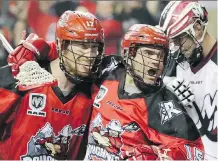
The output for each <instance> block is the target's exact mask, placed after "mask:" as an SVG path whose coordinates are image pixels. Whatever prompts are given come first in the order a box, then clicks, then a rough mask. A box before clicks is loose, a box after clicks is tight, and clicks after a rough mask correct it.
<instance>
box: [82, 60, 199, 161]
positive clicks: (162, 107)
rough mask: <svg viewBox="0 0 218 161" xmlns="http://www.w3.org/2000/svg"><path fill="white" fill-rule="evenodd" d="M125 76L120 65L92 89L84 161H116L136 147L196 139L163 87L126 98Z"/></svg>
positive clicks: (187, 119)
mask: <svg viewBox="0 0 218 161" xmlns="http://www.w3.org/2000/svg"><path fill="white" fill-rule="evenodd" d="M125 73H126V71H125V69H124V67H123V65H122V64H121V65H119V66H118V68H117V69H115V70H114V71H112V72H111V73H110V74H109V75H108V76H106V77H104V78H102V80H99V82H98V83H96V86H95V87H94V94H93V99H94V103H93V112H92V116H91V122H90V127H89V138H88V147H87V151H86V157H85V159H87V160H88V159H103V160H118V159H119V154H120V152H121V151H125V150H130V149H132V148H133V147H135V146H136V145H137V144H147V145H148V144H155V145H160V144H161V142H162V143H163V144H171V139H172V138H174V139H175V138H178V140H184V139H185V140H191V141H193V140H195V139H197V138H199V133H198V131H197V129H196V127H195V125H194V123H193V121H192V120H191V119H190V118H189V117H187V115H186V114H185V113H184V109H183V108H182V107H181V106H180V105H179V103H178V102H177V98H176V96H174V95H173V94H172V93H171V92H170V91H168V90H167V89H166V88H165V87H163V88H161V89H160V90H159V91H158V92H157V93H154V94H152V95H150V96H145V95H144V94H132V95H128V93H126V92H124V90H123V89H124V88H123V87H124V80H125ZM160 140H161V141H160Z"/></svg>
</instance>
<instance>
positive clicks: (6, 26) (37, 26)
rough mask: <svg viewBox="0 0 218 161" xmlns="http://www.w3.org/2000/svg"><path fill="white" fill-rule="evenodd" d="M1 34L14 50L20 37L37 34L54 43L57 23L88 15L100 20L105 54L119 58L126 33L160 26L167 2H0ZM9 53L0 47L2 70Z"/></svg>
mask: <svg viewBox="0 0 218 161" xmlns="http://www.w3.org/2000/svg"><path fill="white" fill-rule="evenodd" d="M0 3H1V4H0V9H1V10H0V12H1V15H0V32H1V33H3V35H4V36H5V37H6V38H7V40H8V41H9V42H10V44H11V45H12V46H13V47H15V46H16V45H18V44H19V42H20V40H21V33H22V31H23V30H26V31H27V33H31V32H34V33H36V34H37V35H38V36H39V37H42V38H44V39H45V40H47V41H53V40H55V34H54V33H55V27H56V22H57V20H58V18H59V17H60V15H61V14H62V13H64V11H66V10H79V11H89V12H91V13H93V14H95V15H96V16H97V18H98V19H99V20H100V21H101V25H102V26H103V28H104V31H105V37H106V49H105V53H106V54H111V53H113V54H117V53H119V50H120V39H121V38H122V35H123V33H124V32H125V31H126V30H127V29H128V28H129V27H130V26H131V25H133V24H135V23H146V24H151V25H157V24H158V19H159V17H160V13H161V11H162V10H163V8H164V6H165V5H166V4H167V3H168V2H167V1H160V2H159V1H147V2H146V1H128V3H127V2H126V1H95V0H84V1H73V0H57V1H38V0H28V1H16V0H10V1H1V2H0ZM7 54H8V53H7V52H6V51H4V48H3V47H0V66H3V65H5V64H6V57H7Z"/></svg>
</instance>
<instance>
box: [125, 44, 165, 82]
mask: <svg viewBox="0 0 218 161" xmlns="http://www.w3.org/2000/svg"><path fill="white" fill-rule="evenodd" d="M141 47H148V48H151V49H152V48H153V49H161V50H163V48H162V47H159V46H155V45H144V44H131V47H129V49H127V50H124V52H125V53H124V60H125V64H126V66H127V70H128V72H129V73H130V75H132V76H133V77H134V79H136V80H137V81H140V82H142V83H145V84H147V85H159V84H160V80H161V79H163V77H164V75H165V73H166V69H167V68H166V67H167V64H169V61H168V60H169V59H168V52H166V51H164V50H163V52H162V53H161V54H159V55H156V59H154V58H151V56H149V54H145V53H144V52H143V51H142V50H141V49H140V48H141ZM137 50H139V51H138V52H137ZM136 54H137V56H139V55H140V57H141V60H142V62H139V61H137V60H135V57H136ZM151 54H152V53H151ZM153 54H156V53H153ZM145 60H146V61H145ZM152 61H153V62H155V64H156V67H153V66H152V65H150V62H152ZM136 64H138V65H139V66H142V69H137V68H135V65H136ZM161 64H163V68H162V69H161ZM149 73H150V74H149ZM149 77H153V82H150V81H149V82H150V83H147V82H145V81H144V79H146V78H149Z"/></svg>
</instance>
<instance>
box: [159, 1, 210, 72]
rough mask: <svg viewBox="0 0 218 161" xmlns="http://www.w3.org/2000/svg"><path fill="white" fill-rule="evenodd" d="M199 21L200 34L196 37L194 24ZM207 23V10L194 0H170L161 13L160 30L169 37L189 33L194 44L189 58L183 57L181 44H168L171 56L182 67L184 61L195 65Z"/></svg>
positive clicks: (198, 58) (199, 56) (198, 57)
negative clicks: (201, 31)
mask: <svg viewBox="0 0 218 161" xmlns="http://www.w3.org/2000/svg"><path fill="white" fill-rule="evenodd" d="M196 23H199V24H200V25H201V26H202V27H203V34H202V36H201V37H200V38H199V39H197V38H196V32H195V29H194V26H195V24H196ZM207 24H208V12H207V10H206V8H205V7H204V6H202V5H201V4H200V3H199V2H196V1H171V2H170V3H169V4H168V5H167V6H166V7H165V9H164V11H163V12H162V14H161V18H160V22H159V25H160V27H161V28H162V30H164V31H165V33H166V34H167V35H168V37H169V38H170V39H174V38H176V37H177V38H178V37H182V36H183V35H184V34H186V35H189V36H190V37H191V38H192V39H193V41H194V42H195V43H193V44H190V47H189V49H190V48H191V47H192V45H196V47H195V49H194V50H193V52H192V55H191V56H190V57H189V58H185V55H186V53H181V51H182V50H181V48H182V45H183V44H184V43H185V42H184V43H181V44H180V46H176V45H172V44H171V45H170V51H171V54H172V58H173V59H174V60H175V61H176V62H177V63H178V64H179V65H180V66H181V67H182V68H184V67H185V66H183V64H186V63H184V62H188V63H189V65H188V66H187V67H189V66H196V65H197V64H198V63H199V62H200V61H201V58H202V46H201V45H200V43H201V42H203V40H204V36H205V33H206V28H207Z"/></svg>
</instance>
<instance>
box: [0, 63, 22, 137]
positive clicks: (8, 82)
mask: <svg viewBox="0 0 218 161" xmlns="http://www.w3.org/2000/svg"><path fill="white" fill-rule="evenodd" d="M15 86H16V80H15V79H14V78H13V77H12V75H11V69H10V67H6V68H4V69H1V74H0V140H5V139H6V138H7V137H8V136H9V133H8V132H9V131H10V130H9V129H8V127H10V126H11V123H12V122H13V118H14V113H15V111H16V105H17V103H18V101H19V100H20V98H21V96H20V94H19V93H18V91H17V90H16V88H15Z"/></svg>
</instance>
